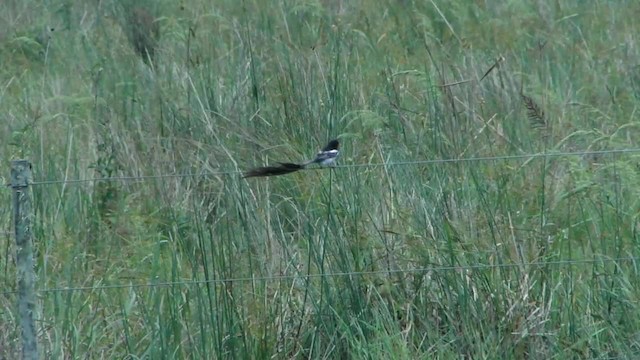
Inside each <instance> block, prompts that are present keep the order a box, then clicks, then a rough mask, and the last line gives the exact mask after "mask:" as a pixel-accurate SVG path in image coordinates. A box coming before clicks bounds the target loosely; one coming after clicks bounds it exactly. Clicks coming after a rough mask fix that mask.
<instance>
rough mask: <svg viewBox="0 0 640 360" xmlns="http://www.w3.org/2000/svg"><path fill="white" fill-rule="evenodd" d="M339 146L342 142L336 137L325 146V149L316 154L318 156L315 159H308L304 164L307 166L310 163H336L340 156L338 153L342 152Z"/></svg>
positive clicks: (325, 164)
mask: <svg viewBox="0 0 640 360" xmlns="http://www.w3.org/2000/svg"><path fill="white" fill-rule="evenodd" d="M339 147H340V143H339V142H338V140H335V139H334V140H331V141H329V143H328V144H327V146H325V147H324V149H322V150H320V151H319V152H318V154H317V155H316V158H315V159H313V160H309V161H307V162H306V163H304V166H307V165H310V164H320V165H323V166H328V165H335V161H336V159H337V158H338V154H340V151H338V148H339Z"/></svg>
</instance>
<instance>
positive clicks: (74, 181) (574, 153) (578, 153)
mask: <svg viewBox="0 0 640 360" xmlns="http://www.w3.org/2000/svg"><path fill="white" fill-rule="evenodd" d="M639 152H640V148H630V149H617V150H593V151H571V152H557V153H536V154H521V155H504V156H483V157H470V158H450V159H433V160H409V161H396V162H385V163H370V164H345V165H335V166H332V167H331V168H334V169H347V168H370V167H381V166H407V165H429V164H443V163H461V162H475V161H477V162H480V161H498V160H518V159H534V158H540V157H563V156H582V155H605V154H627V153H639ZM319 169H321V168H306V169H300V170H312V171H315V170H319ZM243 173H244V171H240V170H232V171H218V172H216V171H213V172H197V173H183V174H161V175H141V176H113V177H106V178H89V179H71V180H45V181H33V182H31V183H30V185H33V186H37V185H53V184H77V183H85V182H94V181H96V182H97V181H108V182H112V181H144V180H150V179H163V178H183V177H206V176H231V175H239V174H243ZM6 186H11V184H6Z"/></svg>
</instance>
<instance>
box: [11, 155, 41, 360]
mask: <svg viewBox="0 0 640 360" xmlns="http://www.w3.org/2000/svg"><path fill="white" fill-rule="evenodd" d="M30 181H31V164H30V163H29V161H27V160H14V161H12V162H11V188H12V189H13V223H14V228H15V234H16V246H17V257H16V266H17V279H18V312H19V317H20V327H21V329H22V358H23V359H25V360H36V359H38V337H37V332H36V325H35V319H34V317H35V316H34V315H35V306H36V301H35V289H34V288H35V278H36V276H35V270H34V263H33V239H32V234H31V220H32V216H33V213H32V209H31V198H30V196H29V182H30Z"/></svg>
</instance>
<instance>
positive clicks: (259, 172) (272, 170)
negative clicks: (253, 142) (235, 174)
mask: <svg viewBox="0 0 640 360" xmlns="http://www.w3.org/2000/svg"><path fill="white" fill-rule="evenodd" d="M339 148H340V142H339V141H338V140H336V139H333V140H331V141H329V143H328V144H327V146H325V147H324V148H323V149H322V150H320V151H319V152H318V153H317V154H316V157H315V158H314V159H313V160H309V161H306V162H303V163H301V164H296V163H281V162H279V163H278V164H280V165H278V166H264V167H258V168H253V169H250V170H248V171H247V172H245V173H244V176H243V178H250V177H263V176H276V175H284V174H289V173H292V172H295V171H298V170H302V169H304V168H306V167H307V166H308V165H311V164H319V165H320V166H330V165H335V161H336V159H337V158H338V155H339V154H340V151H339V150H338V149H339Z"/></svg>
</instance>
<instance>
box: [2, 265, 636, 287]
mask: <svg viewBox="0 0 640 360" xmlns="http://www.w3.org/2000/svg"><path fill="white" fill-rule="evenodd" d="M638 260H640V257H635V256H627V257H619V258H601V259H584V260H556V261H534V262H526V263H504V264H470V265H450V266H433V267H423V268H415V269H389V270H372V271H350V272H336V273H324V274H296V275H277V276H256V277H238V278H226V279H225V278H223V279H210V280H183V281H162V282H153V283H140V284H114V285H99V286H77V287H57V288H45V289H40V290H36V292H38V293H41V294H44V293H54V292H73V291H97V290H114V289H137V288H156V287H173V286H192V285H205V284H230V283H239V282H271V281H284V280H287V281H290V280H310V279H314V278H332V277H350V276H366V275H394V274H409V273H429V272H445V271H473V270H490V269H505V268H529V267H545V266H555V267H560V266H571V265H585V264H596V263H601V264H605V263H618V262H634V263H635V262H637V261H638ZM0 293H1V294H3V295H9V294H15V293H17V291H5V292H0Z"/></svg>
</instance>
